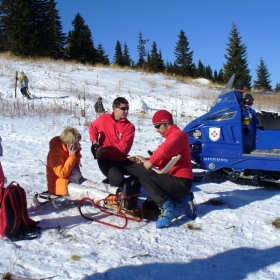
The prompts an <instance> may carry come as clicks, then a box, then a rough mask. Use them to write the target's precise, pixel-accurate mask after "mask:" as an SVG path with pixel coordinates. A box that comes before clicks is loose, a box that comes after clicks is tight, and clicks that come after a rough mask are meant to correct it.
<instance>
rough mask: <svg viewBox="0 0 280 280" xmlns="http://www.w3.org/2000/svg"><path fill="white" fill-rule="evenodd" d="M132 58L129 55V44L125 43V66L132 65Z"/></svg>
mask: <svg viewBox="0 0 280 280" xmlns="http://www.w3.org/2000/svg"><path fill="white" fill-rule="evenodd" d="M131 64H132V60H131V58H130V55H129V50H128V47H127V44H126V43H124V45H123V66H131Z"/></svg>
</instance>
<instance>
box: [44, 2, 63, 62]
mask: <svg viewBox="0 0 280 280" xmlns="http://www.w3.org/2000/svg"><path fill="white" fill-rule="evenodd" d="M56 5H57V3H56V2H55V1H54V0H50V1H49V3H48V5H47V21H48V24H47V26H48V32H47V33H48V34H47V35H48V36H47V37H48V46H47V47H48V49H49V53H48V54H47V55H48V56H50V57H51V58H55V59H57V58H63V57H64V54H65V43H66V35H65V33H63V31H62V30H63V27H62V24H61V20H60V16H59V14H58V10H57V9H56ZM47 26H46V25H45V27H47Z"/></svg>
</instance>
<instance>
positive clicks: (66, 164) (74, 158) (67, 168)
mask: <svg viewBox="0 0 280 280" xmlns="http://www.w3.org/2000/svg"><path fill="white" fill-rule="evenodd" d="M49 148H50V151H49V154H48V157H47V167H46V169H47V182H48V191H49V193H51V194H56V195H65V194H67V184H68V181H69V178H70V176H71V173H72V169H73V167H74V166H75V165H76V167H77V169H78V170H79V171H80V159H81V157H82V156H81V153H80V151H81V148H79V150H78V151H77V153H76V155H72V154H69V152H68V149H67V146H66V145H65V144H64V143H62V142H61V140H60V138H59V136H56V137H54V138H53V139H52V140H51V141H50V143H49Z"/></svg>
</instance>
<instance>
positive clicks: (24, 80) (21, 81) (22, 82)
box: [18, 71, 31, 99]
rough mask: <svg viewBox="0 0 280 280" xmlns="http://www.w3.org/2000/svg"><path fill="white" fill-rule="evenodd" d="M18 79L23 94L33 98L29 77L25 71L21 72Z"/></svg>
mask: <svg viewBox="0 0 280 280" xmlns="http://www.w3.org/2000/svg"><path fill="white" fill-rule="evenodd" d="M18 81H19V87H20V91H21V93H22V95H23V96H24V97H27V99H31V97H30V95H29V91H28V78H27V76H26V75H25V73H24V72H23V71H21V72H20V76H19V78H18Z"/></svg>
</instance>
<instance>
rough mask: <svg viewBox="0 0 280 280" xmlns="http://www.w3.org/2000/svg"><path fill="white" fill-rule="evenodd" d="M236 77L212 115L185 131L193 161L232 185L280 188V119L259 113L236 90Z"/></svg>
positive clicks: (207, 114)
mask: <svg viewBox="0 0 280 280" xmlns="http://www.w3.org/2000/svg"><path fill="white" fill-rule="evenodd" d="M233 81H234V75H233V76H232V77H231V79H230V80H229V82H228V83H227V85H226V87H225V88H224V89H223V91H222V92H221V93H220V95H219V96H218V98H217V99H216V101H215V102H214V104H213V106H212V107H211V109H210V110H209V112H208V113H206V114H204V115H203V116H201V117H199V118H197V119H195V120H194V121H192V122H191V123H189V124H188V125H187V126H186V127H185V128H184V131H185V132H186V133H187V134H188V136H189V140H190V145H191V156H192V161H193V162H194V163H195V164H196V165H197V167H199V168H201V169H204V170H207V171H209V172H215V171H219V172H220V171H222V172H223V173H225V174H227V176H228V178H229V179H230V180H231V181H238V180H239V179H241V178H242V179H248V180H251V181H252V182H253V183H255V184H260V182H261V181H268V182H273V183H277V184H278V186H279V185H280V116H279V115H278V113H271V112H265V111H261V112H256V111H255V110H254V109H253V108H252V107H250V106H249V105H246V103H244V99H242V96H241V95H240V93H239V92H238V91H236V90H232V84H233Z"/></svg>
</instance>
